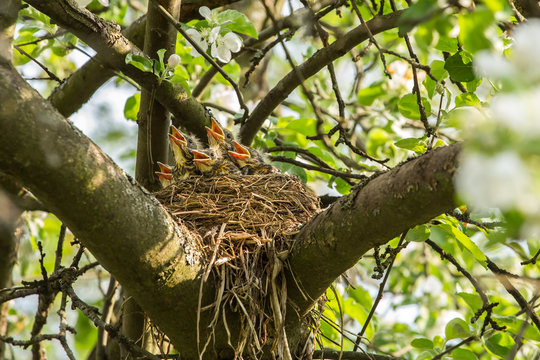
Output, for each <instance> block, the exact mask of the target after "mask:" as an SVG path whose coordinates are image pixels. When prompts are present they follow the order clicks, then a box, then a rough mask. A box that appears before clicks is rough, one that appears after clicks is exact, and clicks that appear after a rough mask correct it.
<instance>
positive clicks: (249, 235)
mask: <svg viewBox="0 0 540 360" xmlns="http://www.w3.org/2000/svg"><path fill="white" fill-rule="evenodd" d="M156 197H157V199H158V200H159V201H160V202H161V203H162V204H163V205H164V206H165V207H166V208H167V209H168V210H169V212H170V213H171V214H172V215H173V216H175V217H176V218H178V219H181V220H182V221H183V222H184V223H185V224H186V226H187V227H188V228H189V229H190V230H193V231H196V232H198V233H199V234H200V235H201V236H202V237H203V244H202V246H203V250H204V247H205V245H208V244H207V243H206V244H205V241H204V239H205V238H206V237H208V236H209V234H212V233H217V232H219V231H220V229H221V227H222V226H225V228H224V230H223V233H222V236H221V237H222V238H223V239H224V240H231V241H244V242H246V243H248V244H257V245H261V244H263V243H265V242H268V241H272V240H276V239H282V240H285V238H287V237H288V236H289V235H291V234H293V233H294V232H295V231H296V230H297V229H298V226H299V225H301V224H303V223H305V222H306V221H307V220H309V218H310V217H311V216H312V215H313V214H315V213H316V212H317V211H318V210H319V202H318V199H317V197H316V196H315V195H313V194H312V193H310V192H309V191H307V190H306V188H305V187H304V185H303V184H302V183H301V182H300V181H299V180H297V178H295V177H292V176H289V175H284V174H267V175H247V176H242V175H228V176H215V177H211V178H206V177H200V176H196V177H191V178H188V179H186V180H182V181H180V182H178V183H175V184H173V185H170V186H168V187H166V188H165V189H162V190H161V191H159V192H158V193H156Z"/></svg>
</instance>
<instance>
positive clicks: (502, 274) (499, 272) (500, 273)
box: [487, 258, 540, 330]
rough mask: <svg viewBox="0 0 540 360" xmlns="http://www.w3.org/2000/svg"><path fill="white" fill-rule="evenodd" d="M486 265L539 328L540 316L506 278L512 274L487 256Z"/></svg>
mask: <svg viewBox="0 0 540 360" xmlns="http://www.w3.org/2000/svg"><path fill="white" fill-rule="evenodd" d="M487 266H488V268H489V270H491V271H492V272H493V273H494V274H495V275H496V277H497V280H499V282H500V283H501V284H502V285H503V286H504V288H505V289H506V291H508V293H509V294H510V295H512V297H513V298H514V299H515V300H516V302H517V303H518V304H519V306H521V308H522V309H523V310H525V312H527V314H528V315H529V317H530V318H531V320H532V322H533V323H534V325H536V328H537V329H538V330H540V317H539V316H538V314H537V313H536V312H535V311H534V310H533V309H531V306H530V304H529V303H528V302H527V300H525V298H524V297H523V296H522V295H521V293H520V292H519V290H518V289H516V288H515V287H514V285H512V283H511V282H510V280H508V276H509V275H512V274H511V273H509V272H508V271H506V270H504V269H501V268H500V267H498V266H497V264H495V263H494V262H493V261H491V260H490V259H489V258H487Z"/></svg>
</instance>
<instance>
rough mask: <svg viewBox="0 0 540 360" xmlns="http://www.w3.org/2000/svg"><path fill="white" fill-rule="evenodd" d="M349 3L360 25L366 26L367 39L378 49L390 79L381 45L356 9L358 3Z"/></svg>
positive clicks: (352, 1)
mask: <svg viewBox="0 0 540 360" xmlns="http://www.w3.org/2000/svg"><path fill="white" fill-rule="evenodd" d="M351 5H352V7H353V10H354V12H355V13H356V16H357V17H358V19H359V20H360V22H361V23H362V25H364V27H365V28H366V31H367V33H368V36H369V41H370V42H372V43H373V44H374V45H375V47H377V50H379V56H380V58H381V62H382V64H383V67H384V73H385V75H386V76H388V78H389V79H391V78H392V75H391V74H390V72H389V71H388V67H387V66H386V59H385V58H384V55H383V52H382V51H381V47H380V46H379V43H378V42H377V40H375V37H374V36H373V34H372V33H371V30H370V28H369V26H367V24H366V21H365V20H364V18H363V17H362V14H361V13H360V10H359V9H358V5H356V1H354V0H351Z"/></svg>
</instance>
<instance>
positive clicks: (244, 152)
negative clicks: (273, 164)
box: [233, 141, 251, 157]
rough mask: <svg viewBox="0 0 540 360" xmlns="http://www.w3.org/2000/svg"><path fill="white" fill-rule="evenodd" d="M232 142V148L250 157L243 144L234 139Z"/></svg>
mask: <svg viewBox="0 0 540 360" xmlns="http://www.w3.org/2000/svg"><path fill="white" fill-rule="evenodd" d="M233 144H234V150H235V151H236V152H237V153H238V154H242V155H245V157H251V154H250V153H249V150H248V149H247V148H246V147H245V146H243V145H241V144H239V143H237V142H236V141H233Z"/></svg>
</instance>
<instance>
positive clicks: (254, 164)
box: [229, 141, 280, 175]
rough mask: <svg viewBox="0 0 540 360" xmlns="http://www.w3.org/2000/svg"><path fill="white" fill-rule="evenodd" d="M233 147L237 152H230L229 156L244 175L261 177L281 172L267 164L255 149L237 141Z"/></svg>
mask: <svg viewBox="0 0 540 360" xmlns="http://www.w3.org/2000/svg"><path fill="white" fill-rule="evenodd" d="M233 145H234V148H235V151H229V155H230V156H231V157H232V158H233V159H234V161H235V162H236V164H237V165H238V167H239V168H240V171H241V172H242V174H244V175H255V174H258V175H261V174H271V173H279V172H280V171H279V170H278V169H276V168H275V167H273V166H272V165H270V164H267V163H265V162H264V159H263V157H262V156H261V155H260V154H259V153H257V152H256V151H255V150H254V149H250V148H248V147H246V146H243V145H241V144H239V143H237V142H236V141H233Z"/></svg>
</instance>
